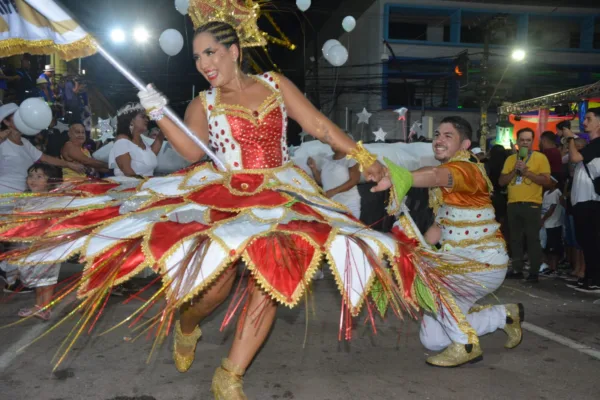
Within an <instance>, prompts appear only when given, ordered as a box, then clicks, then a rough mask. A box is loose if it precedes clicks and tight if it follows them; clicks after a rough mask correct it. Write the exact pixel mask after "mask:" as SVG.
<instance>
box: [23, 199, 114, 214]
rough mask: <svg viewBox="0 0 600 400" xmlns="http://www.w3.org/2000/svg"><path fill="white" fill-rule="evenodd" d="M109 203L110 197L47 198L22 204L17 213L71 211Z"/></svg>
mask: <svg viewBox="0 0 600 400" xmlns="http://www.w3.org/2000/svg"><path fill="white" fill-rule="evenodd" d="M110 201H112V197H110V196H97V197H85V198H81V197H73V196H69V197H47V198H38V199H35V200H28V201H27V202H23V207H21V208H19V211H24V212H33V211H45V210H65V209H66V210H72V209H76V208H81V207H88V206H94V205H106V203H108V202H110Z"/></svg>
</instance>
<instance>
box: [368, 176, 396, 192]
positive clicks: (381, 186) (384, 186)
mask: <svg viewBox="0 0 600 400" xmlns="http://www.w3.org/2000/svg"><path fill="white" fill-rule="evenodd" d="M391 187H392V181H391V180H390V178H389V177H388V176H385V177H383V178H382V179H381V180H380V181H379V182H378V183H377V186H373V187H372V188H371V192H372V193H375V192H382V191H384V190H388V189H389V188H391Z"/></svg>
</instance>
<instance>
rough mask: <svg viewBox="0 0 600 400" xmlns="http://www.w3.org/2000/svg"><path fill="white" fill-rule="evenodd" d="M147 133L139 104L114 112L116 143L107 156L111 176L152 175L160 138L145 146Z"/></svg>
mask: <svg viewBox="0 0 600 400" xmlns="http://www.w3.org/2000/svg"><path fill="white" fill-rule="evenodd" d="M147 130H148V117H147V116H146V113H145V110H144V109H143V108H142V106H141V105H139V104H127V105H126V106H124V107H123V108H121V109H120V110H119V111H118V112H117V140H116V141H115V144H114V145H113V148H112V149H111V150H110V154H109V156H108V167H109V168H111V169H114V173H115V176H131V177H133V176H138V177H144V176H154V170H155V169H156V167H157V166H158V159H157V157H156V156H157V154H158V152H159V151H160V149H161V147H162V143H163V140H164V135H163V134H158V135H157V136H156V138H155V139H154V142H153V143H152V146H147V145H146V144H145V143H144V141H143V140H142V133H144V132H146V131H147Z"/></svg>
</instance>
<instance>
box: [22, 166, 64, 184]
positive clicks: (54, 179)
mask: <svg viewBox="0 0 600 400" xmlns="http://www.w3.org/2000/svg"><path fill="white" fill-rule="evenodd" d="M33 171H42V172H43V173H44V175H46V176H47V177H48V183H51V184H59V183H61V182H62V178H63V176H62V170H61V169H60V168H57V167H54V166H52V165H49V164H44V163H36V164H33V165H32V166H30V167H29V168H27V175H29V173H30V172H33Z"/></svg>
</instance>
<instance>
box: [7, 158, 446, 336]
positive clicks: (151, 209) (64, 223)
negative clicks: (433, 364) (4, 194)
mask: <svg viewBox="0 0 600 400" xmlns="http://www.w3.org/2000/svg"><path fill="white" fill-rule="evenodd" d="M2 219H3V220H2V225H1V227H0V241H13V242H30V246H29V247H28V248H26V249H17V250H13V251H11V252H8V253H5V254H4V255H2V258H4V259H7V260H8V261H9V262H11V263H13V264H18V265H21V266H23V268H27V266H33V265H37V264H40V263H44V264H54V263H59V262H62V261H65V260H67V259H70V258H71V257H73V256H74V255H76V254H79V256H80V260H81V262H83V263H84V264H85V267H84V271H83V273H82V275H81V277H80V278H79V279H78V280H77V282H75V284H74V285H73V290H76V291H77V295H78V297H79V298H80V299H81V300H82V307H83V306H87V309H89V310H90V311H89V312H90V313H93V312H94V311H95V312H98V310H100V309H101V307H102V304H104V301H103V299H104V298H105V297H106V296H107V295H108V294H109V293H110V291H111V289H112V288H113V287H114V286H116V285H119V284H121V283H123V282H125V281H127V280H128V279H130V278H132V277H134V276H135V275H136V274H138V273H139V272H140V271H141V270H142V269H144V268H152V269H153V270H154V271H155V272H156V273H157V274H158V275H159V276H160V278H161V280H162V286H161V289H160V290H159V291H158V292H157V293H156V294H155V295H153V296H152V297H151V298H150V300H149V301H148V303H147V305H148V306H151V305H153V304H154V303H155V302H156V301H157V300H158V299H159V298H160V297H161V295H162V296H164V298H165V299H166V302H165V304H166V306H165V307H164V308H163V311H162V314H161V317H160V318H158V317H157V318H156V319H155V320H154V322H156V324H159V325H161V329H162V330H163V331H168V328H169V326H170V324H171V320H172V314H173V312H174V311H175V310H176V309H177V307H179V306H181V305H182V304H183V303H185V302H187V301H190V300H192V299H193V298H194V297H195V296H198V295H200V294H201V293H202V292H203V291H204V290H205V289H206V288H208V287H209V286H210V285H211V284H212V283H213V282H215V280H217V278H218V277H219V276H220V275H221V274H223V273H224V271H226V270H227V268H229V267H231V266H232V264H234V263H236V261H238V260H243V261H244V263H245V265H246V267H247V269H248V270H249V275H250V277H251V279H249V280H250V281H251V283H252V284H253V285H258V286H259V287H260V288H262V290H263V291H264V292H266V293H267V294H268V295H269V296H270V297H271V298H272V299H273V300H275V301H276V302H278V303H280V304H282V305H285V306H288V307H294V306H295V305H297V304H298V302H299V301H300V300H301V299H302V297H303V295H304V293H305V292H306V290H307V288H308V287H309V283H310V281H311V278H312V276H313V274H315V272H316V270H317V268H319V266H320V265H321V263H322V261H323V258H325V259H326V260H327V262H328V264H329V267H330V269H331V272H332V274H333V276H334V278H335V282H336V284H337V288H338V289H339V292H340V294H341V296H342V304H343V307H342V313H343V314H344V317H345V318H342V319H345V320H346V321H348V319H349V318H351V317H352V316H357V315H358V314H359V312H360V311H361V308H363V306H364V305H365V304H367V305H368V307H369V315H370V316H372V315H373V314H374V313H372V312H371V310H377V311H379V312H380V313H382V314H383V313H385V310H386V309H388V308H392V309H393V310H394V313H396V314H398V315H400V316H401V314H402V313H403V312H408V313H409V314H410V315H413V316H414V315H416V312H417V311H418V310H419V309H420V306H423V304H425V305H428V304H429V305H430V304H431V300H432V296H433V297H435V296H436V295H435V292H436V291H435V290H434V287H435V285H434V284H433V283H432V282H431V280H432V279H433V278H432V277H431V276H430V275H428V272H427V271H426V270H425V268H421V267H419V264H418V263H413V262H412V261H411V248H414V246H413V247H411V246H412V245H411V243H410V240H404V239H403V238H400V239H399V238H398V237H397V236H396V237H393V236H391V235H386V234H383V233H380V232H377V231H374V230H371V229H369V228H368V227H367V226H365V225H364V224H362V223H361V222H360V221H358V220H357V219H355V218H354V217H352V216H351V215H350V212H349V211H348V210H347V209H346V208H345V207H344V206H342V205H340V204H338V203H336V202H334V201H332V200H329V199H328V198H326V197H325V196H323V194H322V191H321V189H320V188H319V187H318V186H316V185H315V183H314V182H313V181H312V179H311V178H310V177H309V176H307V175H306V174H305V173H304V171H302V170H301V169H300V168H297V167H294V166H293V164H291V163H289V164H286V165H284V166H282V167H279V168H274V169H263V170H243V171H234V172H226V173H223V172H219V171H217V170H215V169H214V167H213V166H212V165H211V164H208V163H207V164H202V165H199V166H194V167H192V168H188V169H187V170H183V171H180V172H178V173H175V174H172V175H169V176H166V177H153V178H148V179H145V180H138V179H134V178H127V177H114V178H109V179H105V180H100V181H82V182H79V183H72V184H71V186H70V187H68V188H66V187H63V188H62V189H61V190H60V191H56V192H53V193H50V194H44V195H35V194H23V195H22V198H21V199H20V200H19V205H18V207H17V208H16V209H14V211H13V212H11V213H9V214H5V215H3V217H2ZM425 290H427V293H425V292H424V291H425ZM424 293H425V294H424ZM432 293H433V294H432ZM372 306H373V307H372ZM140 312H141V311H140ZM90 315H91V314H90ZM89 319H91V320H93V318H91V317H90V318H89ZM165 321H166V322H165ZM163 328H164V329H163ZM349 331H350V330H346V335H345V336H346V337H348V336H349V334H350V333H349Z"/></svg>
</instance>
